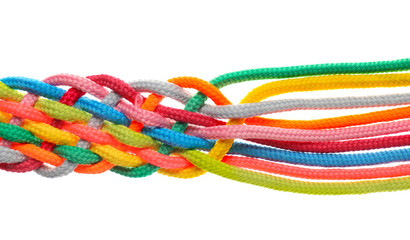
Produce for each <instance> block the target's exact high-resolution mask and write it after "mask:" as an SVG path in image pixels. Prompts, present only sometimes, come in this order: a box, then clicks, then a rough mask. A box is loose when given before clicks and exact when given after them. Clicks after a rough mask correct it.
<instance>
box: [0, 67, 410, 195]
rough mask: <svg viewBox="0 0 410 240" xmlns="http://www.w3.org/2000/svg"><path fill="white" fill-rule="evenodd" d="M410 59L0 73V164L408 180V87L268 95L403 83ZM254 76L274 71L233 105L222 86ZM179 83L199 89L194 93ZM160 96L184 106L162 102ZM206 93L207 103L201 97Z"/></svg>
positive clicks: (386, 182)
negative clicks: (176, 70) (334, 112)
mask: <svg viewBox="0 0 410 240" xmlns="http://www.w3.org/2000/svg"><path fill="white" fill-rule="evenodd" d="M407 70H410V59H402V60H395V61H384V62H371V63H342V64H321V65H307V66H296V67H283V68H264V69H253V70H246V71H240V72H234V73H228V74H225V75H221V76H219V77H217V78H215V79H213V80H212V81H210V82H206V81H203V80H201V79H198V78H194V77H178V78H173V79H170V80H168V82H162V81H155V80H141V81H135V82H131V83H129V84H127V83H125V82H124V81H122V80H120V79H118V78H115V77H112V76H108V75H95V76H89V77H79V76H75V75H70V74H59V75H54V76H51V77H49V78H47V79H45V80H44V81H38V80H35V79H30V78H25V77H7V78H3V79H0V138H1V141H0V168H1V169H3V170H6V171H12V172H29V171H35V172H36V173H38V174H39V175H41V176H44V177H49V178H54V177H60V176H64V175H67V174H69V173H71V172H73V171H74V172H77V173H87V174H96V173H103V172H105V171H108V170H111V171H113V172H115V173H118V174H121V175H124V176H128V177H145V176H148V175H151V174H153V173H155V172H159V173H161V174H164V175H168V176H172V177H178V178H193V177H197V176H200V175H202V174H204V173H205V172H211V173H214V174H217V175H220V176H223V177H226V178H229V179H233V180H236V181H241V182H246V183H250V184H254V185H258V186H263V187H267V188H271V189H276V190H282V191H291V192H298V193H308V194H362V193H370V192H377V191H396V190H404V189H409V188H410V165H409V164H407V161H408V160H409V159H410V149H409V148H407V146H409V142H410V135H409V134H408V132H409V131H410V124H409V123H410V119H409V115H410V106H408V104H410V95H409V94H408V93H404V94H403V93H401V94H399V93H398V94H386V95H375V96H361V97H337V98H311V99H281V100H266V99H268V98H269V97H272V96H276V95H280V94H285V93H291V92H308V91H309V92H310V91H319V90H334V89H355V88H357V89H368V88H395V87H408V86H410V73H393V72H399V71H407ZM262 79H272V80H273V79H278V80H275V81H271V82H269V83H266V84H263V85H261V86H259V87H257V88H255V89H253V90H252V91H250V92H249V93H248V94H247V95H246V96H245V98H243V99H242V101H241V102H240V104H238V105H232V103H231V102H230V101H229V100H228V99H227V98H226V97H225V96H224V95H223V94H222V93H221V91H220V90H219V89H220V88H222V87H224V86H227V85H230V84H235V83H240V82H244V81H253V80H262ZM62 86H67V87H69V89H68V90H64V89H63V88H61V87H62ZM186 88H191V89H195V90H197V91H198V93H197V94H196V95H194V96H193V95H191V94H190V93H189V92H188V91H186V90H185V89H186ZM107 89H109V90H107ZM24 92H25V93H24ZM141 93H150V95H149V96H148V97H144V96H143V95H142V94H141ZM166 97H167V98H171V99H174V100H176V101H179V102H181V103H182V104H185V108H184V109H176V108H172V107H167V106H164V105H161V101H162V100H163V99H164V98H166ZM208 98H209V99H210V100H212V101H213V103H214V104H215V105H212V104H205V101H206V100H207V99H208ZM388 106H389V107H394V108H390V109H387V110H379V111H372V112H369V113H362V114H355V115H345V116H340V117H332V118H323V119H316V120H285V119H271V118H266V117H261V116H262V115H266V114H271V113H276V112H283V111H294V110H301V109H319V110H329V109H351V108H364V107H367V108H370V107H388ZM224 119H228V121H227V122H226V121H224ZM235 139H236V141H235ZM239 139H241V141H238V140H239ZM369 150H372V151H369ZM204 151H205V152H207V154H206V153H204ZM392 163H394V164H392ZM292 178H297V179H296V180H295V179H292ZM312 180H314V181H312ZM329 180H331V181H329Z"/></svg>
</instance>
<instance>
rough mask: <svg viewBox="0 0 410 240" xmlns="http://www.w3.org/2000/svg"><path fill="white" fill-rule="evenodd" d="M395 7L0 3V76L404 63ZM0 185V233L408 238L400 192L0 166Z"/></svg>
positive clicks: (404, 11)
mask: <svg viewBox="0 0 410 240" xmlns="http://www.w3.org/2000/svg"><path fill="white" fill-rule="evenodd" d="M406 3H407V1H391V0H390V1H358V0H356V1H313V0H311V1H291V0H287V1H257V0H254V1H238V0H237V1H210V0H208V1H201V2H199V1H198V2H197V1H176V0H174V1H120V0H117V1H102V0H100V1H86V0H81V1H77V0H71V1H42V0H37V1H1V2H0V77H6V76H11V75H21V76H26V77H32V78H37V79H44V78H45V77H47V76H50V75H53V74H56V73H62V72H64V73H73V74H77V75H82V76H87V75H91V74H100V73H106V74H110V75H114V76H116V77H119V78H122V79H124V80H126V81H131V80H136V79H140V78H151V79H159V80H163V81H166V80H167V79H169V78H172V77H177V76H183V75H187V76H195V77H199V78H202V79H205V80H211V79H212V78H214V77H216V76H218V75H220V74H223V73H227V72H231V71H237V70H243V69H250V68H258V67H279V66H289V65H300V64H314V63H327V62H358V61H377V60H392V59H399V58H405V57H409V56H410V41H409V40H410V38H409V36H410V35H409V23H410V21H409V20H410V17H409V16H410V15H409V9H410V8H409V6H408V4H406ZM241 86H250V85H238V86H236V87H228V88H226V89H223V93H224V94H226V95H227V96H228V98H229V99H231V100H232V101H233V102H235V103H237V102H238V101H239V100H240V99H241V98H242V97H243V96H244V95H245V94H246V92H247V91H249V90H250V88H249V89H248V87H241ZM255 86H256V85H255ZM300 116H305V115H303V114H300ZM305 117H306V116H305ZM0 181H1V183H2V184H1V198H0V206H1V210H0V238H1V239H137V238H139V239H165V238H166V239H221V238H224V239H259V238H260V239H302V238H303V239H387V238H389V239H408V237H409V232H408V221H407V220H408V216H409V214H410V210H409V202H410V191H403V192H394V193H376V194H369V195H363V196H310V195H301V194H293V193H284V192H278V191H273V190H268V189H264V188H260V187H255V186H251V185H247V184H242V183H238V182H234V181H231V180H227V179H223V178H221V177H218V176H214V175H212V174H206V175H204V176H201V177H198V178H196V179H191V180H180V179H173V178H169V177H165V176H162V175H160V174H155V175H153V176H150V177H147V178H144V179H130V178H125V177H122V176H120V175H116V174H114V173H109V172H108V173H104V174H100V175H91V176H90V175H80V174H71V175H69V176H67V177H64V178H59V179H46V178H42V177H40V176H38V175H36V174H35V173H27V174H16V173H8V172H1V173H0Z"/></svg>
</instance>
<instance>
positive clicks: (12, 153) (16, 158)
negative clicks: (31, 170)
mask: <svg viewBox="0 0 410 240" xmlns="http://www.w3.org/2000/svg"><path fill="white" fill-rule="evenodd" d="M26 159H28V157H26V156H25V155H24V154H22V153H20V152H19V151H16V150H13V149H10V148H7V147H3V146H0V162H1V163H18V162H22V161H24V160H26Z"/></svg>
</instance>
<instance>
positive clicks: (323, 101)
mask: <svg viewBox="0 0 410 240" xmlns="http://www.w3.org/2000/svg"><path fill="white" fill-rule="evenodd" d="M130 85H131V87H133V88H134V89H135V90H137V91H148V92H152V93H156V94H159V95H163V96H166V97H170V98H172V99H175V100H177V101H179V102H181V103H183V104H186V103H187V102H188V100H189V99H190V98H191V97H192V95H191V94H190V93H188V92H187V91H185V90H184V89H183V88H181V87H179V86H177V85H175V84H172V83H169V82H163V81H157V80H140V81H135V82H132V83H130ZM409 103H410V94H408V93H402V94H387V95H375V96H360V97H337V98H315V99H284V100H270V101H262V102H258V103H245V104H239V105H226V106H214V105H209V104H205V105H204V106H203V107H202V108H201V109H200V110H199V112H200V113H202V114H204V115H207V116H210V117H213V118H220V119H231V118H249V117H255V116H261V115H264V114H270V113H274V112H279V111H290V110H297V109H299V110H300V109H340V108H353V107H380V106H394V105H403V104H409Z"/></svg>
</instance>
